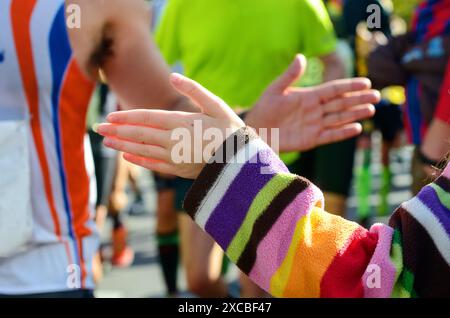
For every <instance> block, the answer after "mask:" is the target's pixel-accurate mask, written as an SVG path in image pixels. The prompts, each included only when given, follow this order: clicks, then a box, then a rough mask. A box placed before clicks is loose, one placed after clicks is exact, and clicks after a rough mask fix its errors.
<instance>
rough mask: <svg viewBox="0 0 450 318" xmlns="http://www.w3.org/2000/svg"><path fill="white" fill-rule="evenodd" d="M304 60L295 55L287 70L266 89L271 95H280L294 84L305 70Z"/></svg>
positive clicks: (300, 56) (300, 55)
mask: <svg viewBox="0 0 450 318" xmlns="http://www.w3.org/2000/svg"><path fill="white" fill-rule="evenodd" d="M306 64H307V62H306V58H305V56H304V55H302V54H297V55H296V56H295V59H294V61H293V62H292V63H291V65H289V67H288V69H287V70H286V71H285V72H284V73H283V74H282V75H280V76H279V77H278V78H277V79H276V80H275V81H274V82H273V83H272V84H271V85H270V86H269V88H268V89H267V91H270V92H272V93H282V92H284V91H285V90H286V88H288V87H289V86H291V85H292V84H294V83H295V82H296V81H297V80H298V79H299V78H300V77H301V76H303V74H304V73H305V70H306Z"/></svg>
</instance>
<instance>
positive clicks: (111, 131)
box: [97, 74, 245, 179]
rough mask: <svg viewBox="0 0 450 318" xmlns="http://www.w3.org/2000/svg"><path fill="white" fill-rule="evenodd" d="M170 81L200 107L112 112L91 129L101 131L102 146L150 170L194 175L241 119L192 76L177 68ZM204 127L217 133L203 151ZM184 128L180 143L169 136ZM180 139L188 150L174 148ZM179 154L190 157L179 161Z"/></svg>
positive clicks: (189, 176) (184, 175)
mask: <svg viewBox="0 0 450 318" xmlns="http://www.w3.org/2000/svg"><path fill="white" fill-rule="evenodd" d="M171 82H172V85H173V86H174V87H175V89H176V90H178V91H179V92H180V93H181V94H183V95H185V96H187V97H189V98H190V99H191V100H192V101H193V102H195V103H196V104H197V106H199V107H200V108H201V110H202V113H185V112H174V111H162V110H133V111H123V112H116V113H112V114H110V115H109V116H108V118H107V120H108V122H109V123H108V124H101V125H99V126H98V128H97V132H98V133H99V134H101V135H103V136H105V139H104V144H105V145H106V146H107V147H110V148H113V149H116V150H118V151H122V152H124V158H125V159H126V160H127V161H129V162H131V163H134V164H137V165H139V166H142V167H144V168H148V169H150V170H153V171H156V172H160V173H164V174H171V175H177V176H180V177H183V178H189V179H195V178H197V177H198V175H199V174H200V172H201V170H202V169H203V166H204V165H205V164H206V162H207V161H208V160H209V158H210V157H211V155H212V153H213V151H214V150H217V148H218V147H220V146H221V145H222V143H223V142H224V141H225V139H226V138H227V137H229V136H230V135H231V134H233V133H234V132H235V131H237V130H238V129H240V128H242V127H244V126H245V124H244V122H243V121H242V120H241V119H240V118H239V117H238V116H237V115H236V114H235V113H234V112H233V110H231V108H229V107H228V106H227V105H226V104H225V102H224V101H222V100H221V99H220V98H218V97H216V96H215V95H213V94H212V93H210V92H209V91H207V90H206V89H205V88H203V87H202V86H201V85H199V84H197V83H196V82H194V81H192V80H190V79H188V78H186V77H184V76H182V75H179V74H173V75H172V77H171ZM200 125H201V128H200ZM210 128H212V129H214V130H215V131H216V132H217V129H218V130H219V132H220V133H219V134H214V137H215V138H217V137H218V136H221V138H220V140H214V146H215V147H214V149H211V148H209V150H208V151H205V152H204V151H203V150H204V149H208V147H205V146H206V145H211V140H205V138H204V136H203V132H205V131H206V130H208V129H210ZM194 130H195V131H194ZM210 131H212V130H210ZM186 133H187V136H188V138H186V139H188V140H185V139H183V140H182V143H180V139H177V138H174V137H175V136H177V135H178V136H179V135H183V136H186ZM180 145H182V146H184V147H183V151H185V152H189V153H188V154H186V153H182V154H180V151H177V150H178V148H177V147H179V146H180ZM180 155H181V156H182V157H183V158H189V159H190V160H185V162H180V158H179V157H180ZM186 161H187V162H186Z"/></svg>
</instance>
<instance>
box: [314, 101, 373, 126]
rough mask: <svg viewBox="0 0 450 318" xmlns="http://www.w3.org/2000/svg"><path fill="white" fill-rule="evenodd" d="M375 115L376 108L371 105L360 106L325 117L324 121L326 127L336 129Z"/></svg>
mask: <svg viewBox="0 0 450 318" xmlns="http://www.w3.org/2000/svg"><path fill="white" fill-rule="evenodd" d="M373 115H375V107H374V106H373V105H371V104H366V105H359V106H355V107H353V108H349V109H348V110H346V111H341V112H335V113H331V114H328V115H325V117H324V119H323V126H324V127H336V126H341V125H345V124H349V123H353V122H356V121H359V120H362V119H366V118H370V117H372V116H373Z"/></svg>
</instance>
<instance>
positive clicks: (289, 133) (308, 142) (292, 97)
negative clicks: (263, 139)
mask: <svg viewBox="0 0 450 318" xmlns="http://www.w3.org/2000/svg"><path fill="white" fill-rule="evenodd" d="M305 68H306V59H305V57H304V56H303V55H298V56H296V58H295V60H294V62H293V63H292V64H291V65H290V66H289V68H288V69H287V70H286V71H285V73H284V74H282V75H281V76H280V77H279V78H278V79H276V80H275V81H274V82H273V83H272V84H271V85H270V86H269V87H268V88H267V90H266V91H265V92H264V94H263V95H262V96H261V98H260V100H259V101H258V102H257V104H256V105H255V106H254V107H253V109H252V110H251V111H250V112H249V113H248V115H247V117H246V124H247V125H249V126H252V127H253V128H255V129H256V130H257V131H258V130H259V129H260V128H267V129H271V128H279V129H280V138H279V142H280V143H279V150H280V151H281V152H290V151H306V150H310V149H313V148H315V147H317V146H320V145H324V144H329V143H334V142H338V141H342V140H345V139H348V138H351V137H354V136H357V135H359V134H360V133H361V131H362V127H361V125H360V124H359V123H357V121H359V120H362V119H366V118H369V117H372V116H373V115H374V114H375V108H374V107H373V105H372V104H375V103H378V102H379V100H380V94H379V92H378V91H375V90H371V89H370V88H371V83H370V81H369V80H368V79H366V78H355V79H344V80H336V81H331V82H328V83H325V84H322V85H319V86H316V87H311V88H297V87H291V85H292V84H293V83H295V82H296V81H297V80H298V79H299V78H300V77H301V76H302V75H303V73H304V71H305ZM268 137H270V133H269V134H268ZM267 142H268V143H269V144H271V141H270V138H269V140H267Z"/></svg>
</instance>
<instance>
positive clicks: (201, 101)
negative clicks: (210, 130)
mask: <svg viewBox="0 0 450 318" xmlns="http://www.w3.org/2000/svg"><path fill="white" fill-rule="evenodd" d="M170 80H171V83H172V85H173V87H174V88H175V89H176V90H177V91H178V92H180V93H181V94H183V95H184V96H186V97H189V98H190V99H191V100H192V101H193V102H194V103H195V104H196V105H197V106H198V107H200V108H201V109H202V111H203V112H204V113H205V114H207V115H210V116H212V117H215V118H222V117H223V116H224V114H228V112H229V111H231V110H230V109H229V107H228V106H227V105H226V104H225V102H224V101H222V100H221V99H220V98H219V97H217V96H216V95H214V94H213V93H211V92H210V91H208V90H207V89H206V88H204V87H203V86H201V85H200V84H198V83H197V82H195V81H193V80H191V79H189V78H187V77H185V76H183V75H180V74H172V76H171V78H170Z"/></svg>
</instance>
